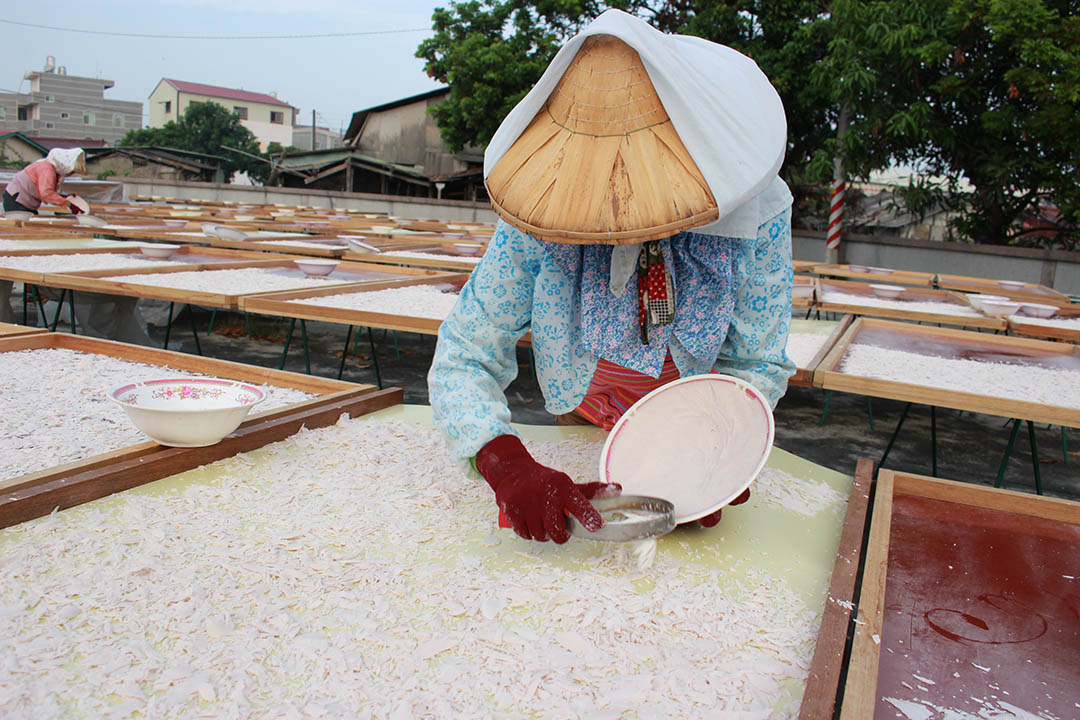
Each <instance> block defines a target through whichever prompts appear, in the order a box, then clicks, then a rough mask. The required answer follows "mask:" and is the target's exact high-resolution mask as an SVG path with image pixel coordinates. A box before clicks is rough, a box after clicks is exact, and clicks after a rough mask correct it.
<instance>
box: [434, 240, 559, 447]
mask: <svg viewBox="0 0 1080 720" xmlns="http://www.w3.org/2000/svg"><path fill="white" fill-rule="evenodd" d="M527 240H528V237H527V236H525V235H523V234H522V233H520V232H517V231H510V230H509V229H508V228H507V226H505V225H504V224H503V223H499V228H498V229H497V230H496V232H495V235H494V236H493V237H492V239H491V242H490V243H489V244H488V249H487V251H486V252H485V253H484V257H483V259H482V260H481V261H480V262H479V263H478V264H477V266H476V269H475V270H474V271H473V273H472V276H471V277H470V278H469V281H468V282H467V283H465V286H464V287H463V288H462V289H461V296H460V297H459V298H458V301H457V304H456V305H455V306H454V309H453V310H452V311H451V312H450V315H449V316H448V317H447V318H446V320H445V321H443V324H442V326H441V327H440V328H439V342H438V345H437V346H436V349H435V357H434V359H433V360H432V363H431V370H430V371H429V372H428V394H429V399H430V402H431V407H432V410H433V412H434V418H435V424H436V426H437V427H439V428H440V429H441V430H442V431H443V435H444V436H445V438H446V443H447V445H448V447H449V449H450V453H451V455H453V456H454V457H457V458H468V457H472V456H473V455H475V454H476V453H477V451H478V450H480V448H482V447H483V446H484V444H485V443H487V442H488V441H489V440H491V439H493V438H495V437H498V436H499V435H506V434H514V430H513V428H511V426H510V409H509V407H508V406H507V402H506V395H505V392H504V391H505V390H506V387H507V386H508V385H510V383H511V382H512V381H513V380H514V378H515V377H516V376H517V372H518V364H517V349H516V348H517V342H518V340H520V339H521V337H522V336H523V335H524V334H525V333H526V332H528V330H529V327H530V324H531V318H532V292H533V286H534V284H535V280H536V274H537V272H538V271H539V267H540V257H539V255H538V253H540V252H542V251H541V250H539V248H538V247H537V246H536V243H535V242H526V241H527Z"/></svg>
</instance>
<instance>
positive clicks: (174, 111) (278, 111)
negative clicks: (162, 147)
mask: <svg viewBox="0 0 1080 720" xmlns="http://www.w3.org/2000/svg"><path fill="white" fill-rule="evenodd" d="M196 102H213V103H217V104H218V105H221V106H222V107H224V108H226V109H228V110H230V111H232V113H233V114H234V115H236V116H237V117H238V118H239V119H240V124H241V125H243V126H244V127H246V128H247V129H248V130H250V131H251V134H252V135H254V136H255V138H256V139H257V140H258V141H259V147H260V148H261V149H262V150H266V148H267V146H268V145H269V144H270V143H272V142H277V143H281V145H282V146H283V147H287V146H288V145H290V144H292V140H293V127H294V126H295V124H296V108H294V107H293V106H292V105H289V104H288V103H287V102H283V101H281V100H278V99H277V97H275V96H274V95H272V94H271V95H268V94H265V93H257V92H250V91H247V90H235V89H233V88H225V87H219V86H217V85H204V84H202V83H192V82H186V81H183V80H172V79H170V78H162V79H161V80H160V81H159V82H158V84H157V87H155V88H154V92H152V93H151V94H150V127H162V126H163V125H165V123H167V122H169V121H170V120H172V121H177V120H179V119H180V118H182V117H183V116H184V111H185V110H187V108H188V106H189V105H191V103H196Z"/></svg>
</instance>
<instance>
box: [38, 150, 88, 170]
mask: <svg viewBox="0 0 1080 720" xmlns="http://www.w3.org/2000/svg"><path fill="white" fill-rule="evenodd" d="M82 154H83V151H82V148H67V149H65V148H53V149H52V150H50V151H49V154H48V155H46V156H45V159H46V160H48V161H49V163H50V164H51V165H52V166H53V167H54V168H56V173H57V174H58V175H70V174H71V173H73V172H75V166H76V165H77V164H78V163H79V156H80V155H82Z"/></svg>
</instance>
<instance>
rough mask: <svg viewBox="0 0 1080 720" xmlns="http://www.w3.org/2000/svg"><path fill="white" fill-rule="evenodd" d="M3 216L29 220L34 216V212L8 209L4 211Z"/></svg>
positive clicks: (10, 218) (11, 218)
mask: <svg viewBox="0 0 1080 720" xmlns="http://www.w3.org/2000/svg"><path fill="white" fill-rule="evenodd" d="M4 217H5V218H6V219H8V220H29V219H30V218H32V217H34V213H32V212H28V211H26V210H8V211H7V212H5V213H4Z"/></svg>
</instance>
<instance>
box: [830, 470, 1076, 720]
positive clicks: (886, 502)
mask: <svg viewBox="0 0 1080 720" xmlns="http://www.w3.org/2000/svg"><path fill="white" fill-rule="evenodd" d="M897 495H911V496H916V497H924V498H930V499H933V500H943V501H946V502H951V503H957V504H959V505H966V506H972V507H979V508H987V509H991V510H1000V511H1003V512H1010V513H1017V514H1021V515H1029V516H1033V517H1038V518H1044V519H1048V520H1054V521H1057V522H1061V523H1068V524H1072V525H1080V505H1078V504H1077V503H1075V502H1071V501H1069V500H1059V499H1056V498H1048V497H1045V496H1039V495H1030V494H1028V493H1021V492H1015V491H1012V490H1000V489H996V488H989V487H984V486H981V485H974V484H971V483H961V482H954V481H951V480H940V479H938V478H932V477H926V476H924V475H913V474H910V473H902V472H897V471H894V470H882V471H881V472H880V473H879V474H878V479H877V484H876V488H875V490H874V511H873V516H872V518H871V521H870V535H869V541H868V544H867V549H866V556H865V558H864V568H865V569H864V572H863V579H862V588H861V592H860V595H859V600H858V614H857V620H856V622H855V636H854V639H853V641H852V649H851V660H850V662H849V663H848V674H847V680H846V683H845V685H844V692H843V702H842V704H841V713H840V720H863V719H864V718H872V717H874V711H875V708H876V705H877V700H878V698H877V681H878V664H879V661H880V655H881V646H880V645H879V644H878V643H877V642H875V641H874V637H875V636H877V637H878V638H880V637H881V627H882V615H883V613H884V609H885V581H886V576H887V573H888V560H889V535H890V532H891V525H892V505H893V498H894V497H896V496H897Z"/></svg>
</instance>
